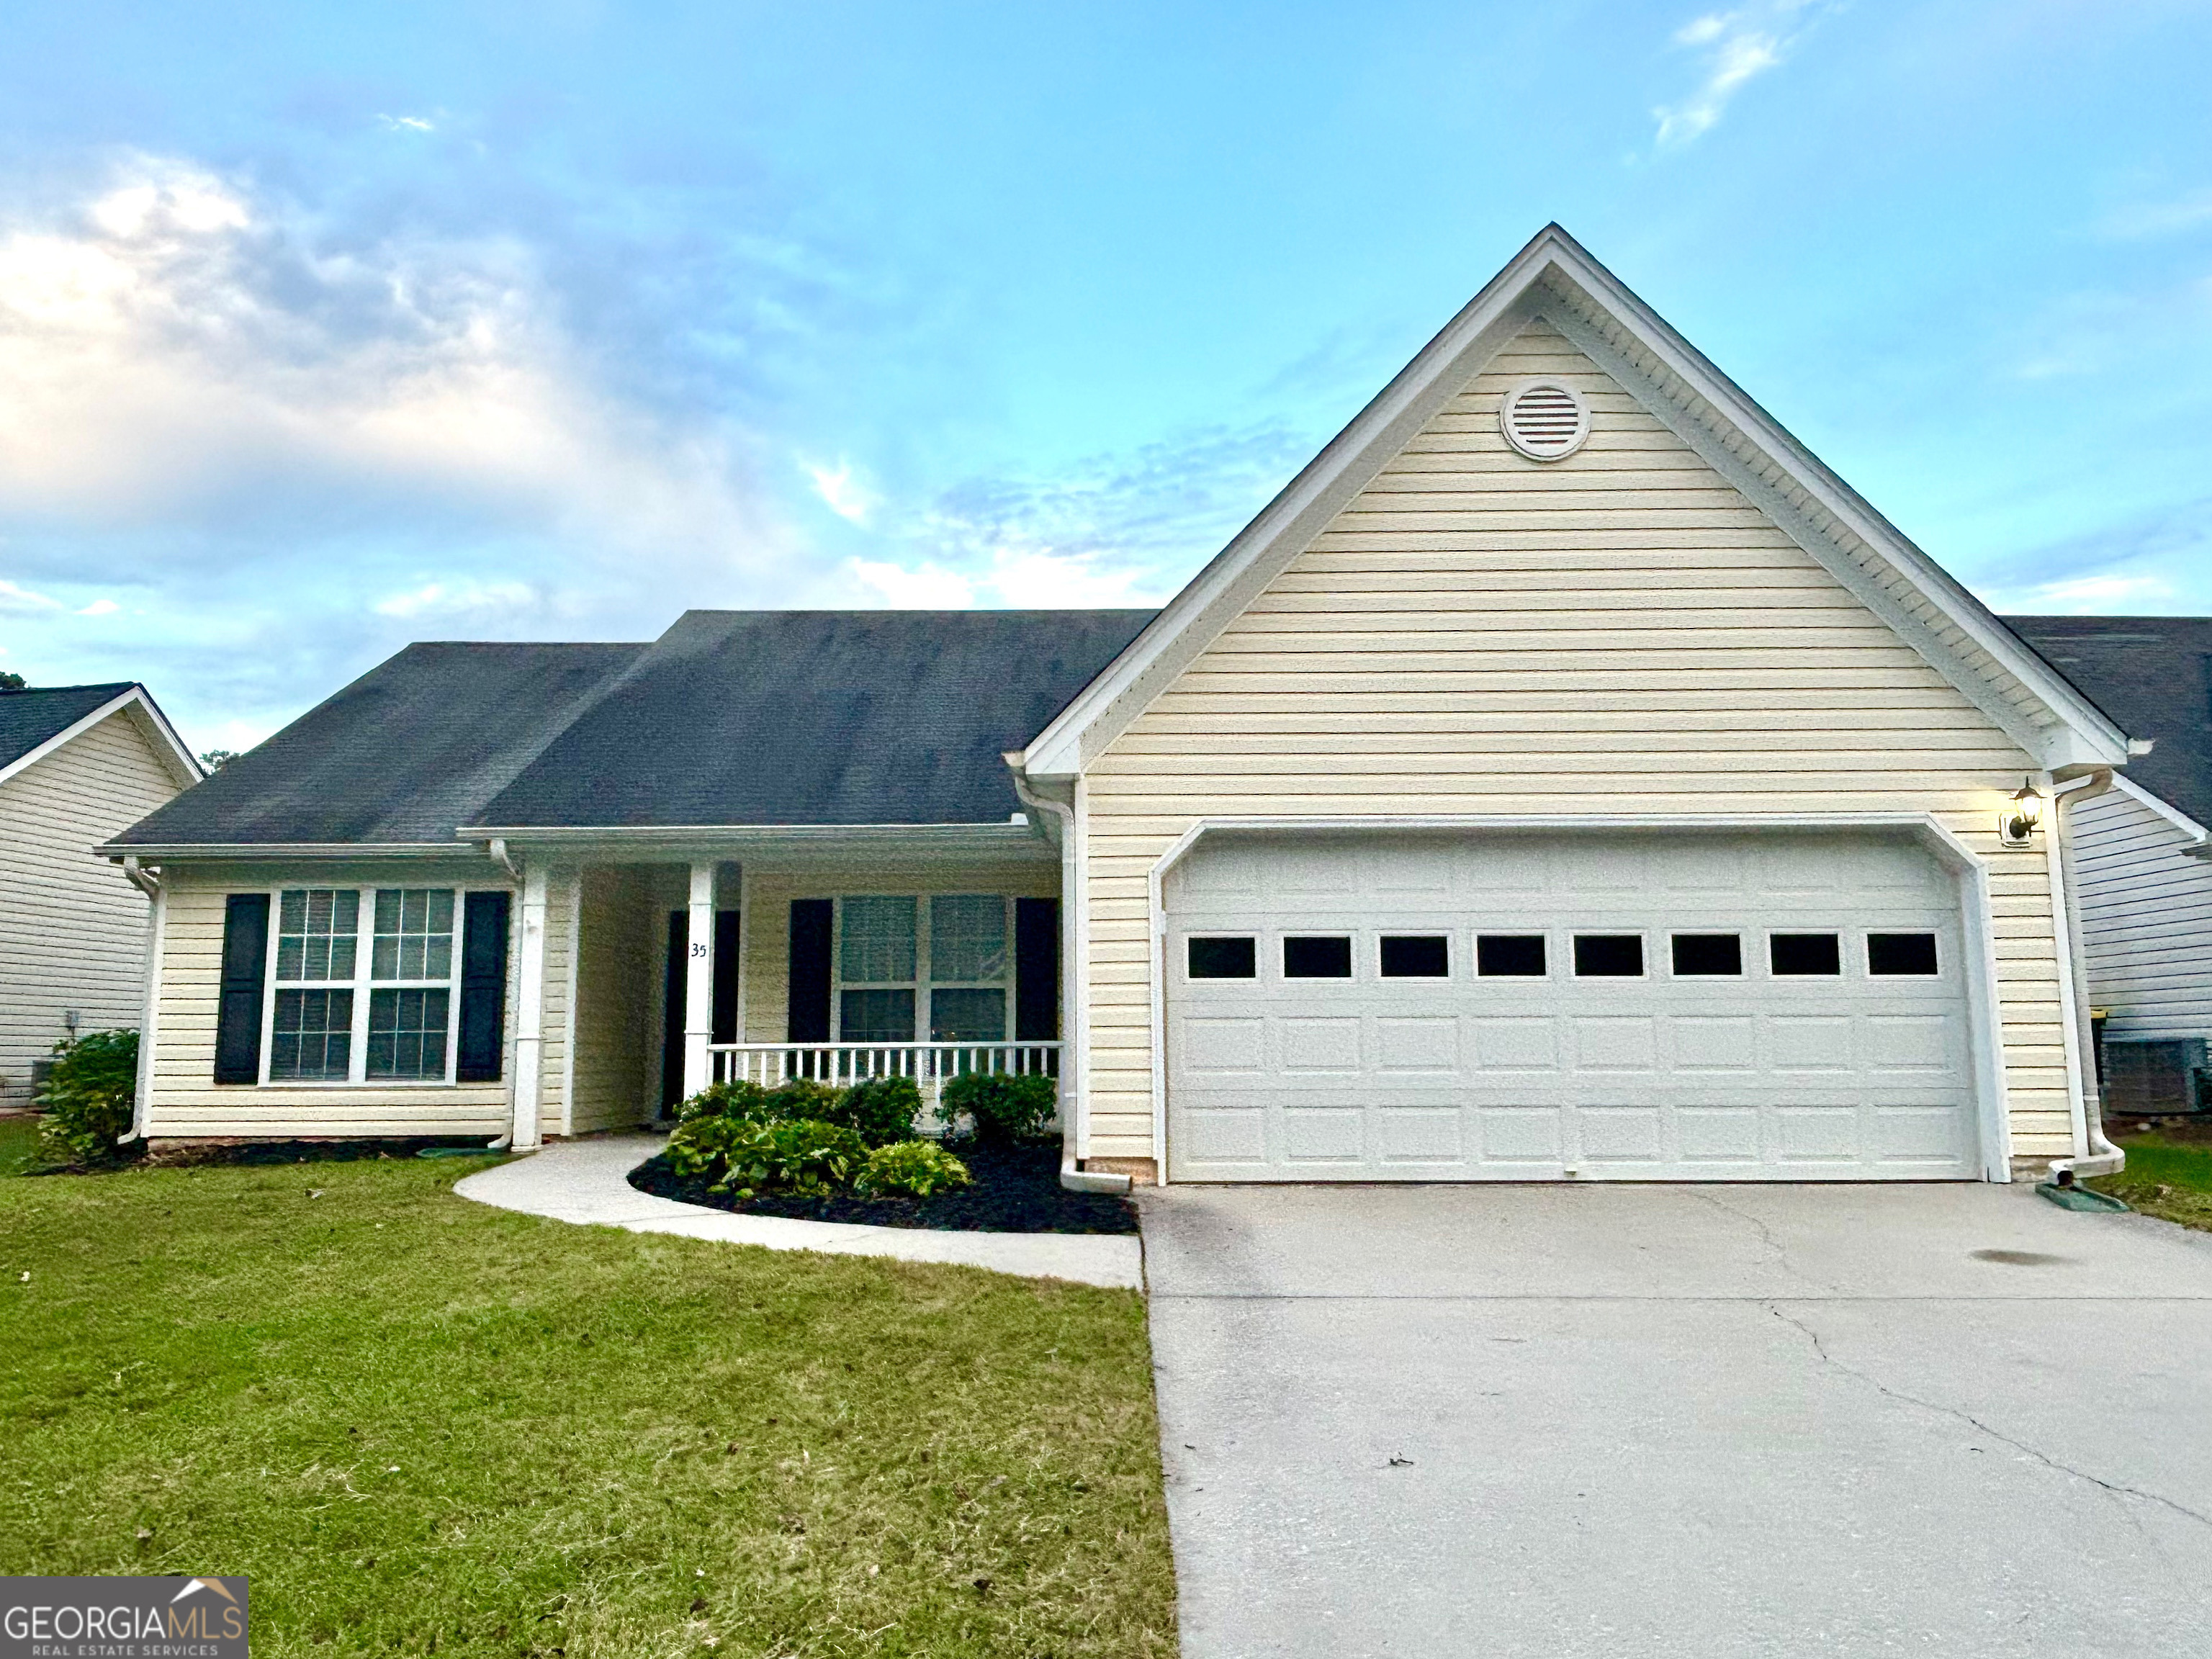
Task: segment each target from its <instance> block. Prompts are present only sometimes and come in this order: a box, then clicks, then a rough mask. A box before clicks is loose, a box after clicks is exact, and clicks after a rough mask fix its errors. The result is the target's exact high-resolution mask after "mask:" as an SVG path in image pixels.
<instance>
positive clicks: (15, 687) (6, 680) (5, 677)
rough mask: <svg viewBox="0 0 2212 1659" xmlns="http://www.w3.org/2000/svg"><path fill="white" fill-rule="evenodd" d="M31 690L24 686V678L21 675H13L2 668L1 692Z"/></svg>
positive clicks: (0, 673) (0, 674) (0, 677)
mask: <svg viewBox="0 0 2212 1659" xmlns="http://www.w3.org/2000/svg"><path fill="white" fill-rule="evenodd" d="M30 689H31V688H30V687H29V686H27V685H26V684H23V677H22V676H21V674H11V673H9V671H7V670H6V669H4V668H0V691H27V690H30Z"/></svg>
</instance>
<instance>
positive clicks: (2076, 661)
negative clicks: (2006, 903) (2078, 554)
mask: <svg viewBox="0 0 2212 1659" xmlns="http://www.w3.org/2000/svg"><path fill="white" fill-rule="evenodd" d="M2008 620H2009V621H2010V622H2011V623H2012V625H2013V627H2014V628H2015V629H2016V630H2018V631H2019V632H2020V633H2021V635H2023V636H2024V637H2025V638H2026V639H2027V641H2028V642H2029V643H2030V644H2031V645H2033V646H2034V647H2036V648H2037V649H2038V650H2039V651H2041V652H2042V653H2043V654H2044V655H2045V656H2046V657H2048V658H2050V659H2051V661H2052V662H2053V663H2055V664H2057V665H2058V666H2059V667H2060V668H2062V669H2063V670H2064V671H2066V673H2067V674H2068V675H2069V677H2070V678H2072V679H2073V681H2074V682H2075V684H2077V685H2079V686H2081V687H2082V688H2083V689H2084V690H2086V691H2087V692H2088V693H2089V695H2091V696H2093V697H2094V698H2095V699H2096V701H2097V702H2098V704H2099V706H2100V707H2101V708H2106V709H2109V710H2111V711H2112V714H2113V716H2114V717H2115V718H2116V719H2118V720H2120V721H2122V722H2123V723H2124V725H2125V726H2126V727H2127V729H2128V731H2129V732H2130V733H2132V734H2133V735H2135V736H2136V738H2144V739H2148V741H2149V742H2150V743H2151V744H2154V747H2153V748H2152V750H2151V751H2150V753H2148V755H2145V756H2143V757H2141V758H2140V759H2138V760H2136V761H2135V762H2133V763H2130V766H2129V769H2128V775H2126V776H2124V777H2123V776H2119V775H2115V776H2114V777H2113V779H2112V784H2111V787H2109V788H2108V789H2106V790H2105V791H2103V792H2102V793H2100V794H2098V795H2097V796H2096V797H2094V798H2093V799H2083V800H2082V801H2081V804H2080V805H2079V806H2078V807H2077V808H2076V809H2075V813H2074V816H2073V835H2074V841H2075V848H2076V849H2077V856H2076V860H2075V895H2076V898H2077V900H2078V902H2079V903H2080V905H2081V946H2082V950H2083V951H2084V953H2085V955H2086V956H2087V962H2088V971H2089V1000H2090V1002H2091V1004H2092V1005H2093V1011H2094V1012H2096V1013H2097V1014H2098V1015H2099V1016H2100V1018H2099V1020H2098V1024H2099V1025H2100V1027H2101V1028H2102V1032H2103V1036H2104V1042H2103V1045H2102V1054H2101V1060H2102V1072H2103V1079H2104V1085H2105V1090H2106V1094H2107V1096H2108V1097H2109V1098H2110V1101H2111V1103H2112V1109H2113V1110H2114V1111H2115V1112H2188V1111H2205V1110H2212V1062H2208V1060H2207V1057H2206V1051H2207V1048H2208V1045H2212V827H2208V826H2212V617H2011V618H2008Z"/></svg>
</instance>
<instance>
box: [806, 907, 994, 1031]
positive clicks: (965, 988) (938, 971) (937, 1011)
mask: <svg viewBox="0 0 2212 1659" xmlns="http://www.w3.org/2000/svg"><path fill="white" fill-rule="evenodd" d="M1013 913H1014V902H1013V900H1012V899H1011V898H1008V897H1007V896H1005V895H1004V894H1001V893H933V894H931V895H929V896H927V897H915V896H885V895H881V894H866V895H855V896H852V897H848V898H841V899H839V900H838V901H837V906H836V921H835V927H836V938H835V939H834V941H833V944H832V947H831V961H832V963H833V964H834V966H835V969H836V973H835V981H836V982H835V985H834V986H833V987H832V988H833V990H834V993H835V994H834V995H833V996H832V997H831V999H830V1004H831V1012H832V1014H833V1017H834V1018H835V1019H836V1034H835V1035H836V1041H837V1042H1006V1041H1008V1040H1010V1038H1011V1037H1012V1033H1013V1014H1014V1009H1013V1002H1014V997H1013V971H1012V963H1013V951H1012V939H1013V932H1014V928H1013Z"/></svg>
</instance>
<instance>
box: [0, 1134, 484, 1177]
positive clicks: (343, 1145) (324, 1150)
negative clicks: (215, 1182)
mask: <svg viewBox="0 0 2212 1659" xmlns="http://www.w3.org/2000/svg"><path fill="white" fill-rule="evenodd" d="M431 1146H442V1147H450V1148H454V1149H457V1150H461V1151H465V1152H472V1153H483V1156H484V1157H486V1158H499V1157H501V1156H503V1154H501V1153H498V1152H485V1151H484V1144H483V1137H481V1136H477V1137H475V1138H473V1139H466V1140H455V1139H453V1137H451V1136H450V1135H447V1136H410V1137H408V1138H406V1139H389V1140H248V1141H240V1142H238V1143H236V1144H234V1145H229V1146H223V1145H216V1146H167V1147H164V1148H162V1149H161V1151H160V1152H151V1153H149V1152H146V1151H145V1150H144V1144H143V1142H135V1143H133V1144H132V1145H131V1146H125V1147H121V1148H118V1152H119V1153H120V1156H118V1158H116V1160H115V1162H113V1163H112V1164H33V1165H32V1166H31V1167H30V1168H28V1169H27V1170H22V1171H21V1173H22V1174H24V1175H27V1176H50V1175H106V1174H110V1173H112V1171H114V1170H130V1169H147V1170H185V1169H196V1168H198V1167H199V1166H201V1165H203V1164H354V1163H358V1162H360V1161H362V1160H363V1159H366V1158H413V1157H415V1156H416V1154H417V1153H418V1152H422V1150H423V1149H424V1148H426V1147H431Z"/></svg>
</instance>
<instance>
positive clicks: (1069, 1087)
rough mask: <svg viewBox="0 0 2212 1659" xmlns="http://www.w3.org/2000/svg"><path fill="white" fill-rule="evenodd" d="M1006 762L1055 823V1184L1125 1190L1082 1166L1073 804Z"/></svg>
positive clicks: (1076, 1189) (1125, 1180)
mask: <svg viewBox="0 0 2212 1659" xmlns="http://www.w3.org/2000/svg"><path fill="white" fill-rule="evenodd" d="M1006 766H1007V769H1008V770H1009V771H1011V772H1012V774H1013V780H1014V793H1015V795H1016V796H1018V798H1019V799H1020V800H1021V803H1022V805H1024V806H1025V807H1027V808H1029V809H1030V811H1033V812H1043V813H1046V814H1048V815H1049V816H1050V817H1052V818H1053V819H1054V821H1055V822H1056V823H1058V824H1059V825H1060V834H1059V836H1058V837H1057V839H1058V841H1059V842H1060V1029H1061V1030H1062V1031H1063V1032H1064V1033H1065V1034H1066V1046H1065V1047H1064V1048H1062V1049H1061V1050H1060V1054H1061V1061H1060V1185H1061V1186H1062V1187H1064V1188H1066V1189H1067V1190H1068V1191H1069V1192H1072V1193H1112V1194H1116V1195H1121V1194H1127V1192H1128V1190H1129V1185H1130V1182H1129V1177H1128V1176H1125V1175H1109V1174H1107V1173H1106V1172H1105V1171H1104V1170H1085V1169H1084V1168H1083V1167H1082V1163H1083V1158H1082V1154H1083V1151H1084V1145H1085V1139H1086V1137H1085V1129H1086V1128H1087V1127H1089V1126H1088V1114H1089V1110H1090V1104H1091V1103H1090V1099H1089V1091H1088V1090H1086V1089H1085V1086H1084V1085H1085V1080H1086V1078H1087V1074H1088V1062H1089V1060H1090V1053H1091V1045H1090V1043H1089V1042H1088V1040H1087V1039H1088V1036H1089V1021H1088V1020H1087V1019H1086V1018H1085V1011H1086V1007H1087V1005H1088V1002H1089V999H1088V998H1087V997H1085V995H1084V994H1083V992H1084V987H1085V985H1087V983H1088V982H1089V975H1088V974H1087V973H1086V972H1085V961H1084V950H1085V943H1086V940H1087V938H1088V933H1089V930H1088V929H1087V928H1086V927H1085V926H1084V916H1085V907H1084V902H1083V901H1084V892H1083V877H1084V871H1083V861H1082V856H1081V849H1080V848H1079V844H1078V842H1079V836H1078V832H1077V829H1076V812H1075V808H1074V807H1073V805H1068V804H1067V803H1065V802H1062V801H1056V800H1048V799H1046V798H1045V797H1043V796H1042V795H1040V794H1038V793H1036V791H1034V790H1033V789H1031V788H1030V785H1029V780H1028V779H1027V778H1025V777H1024V776H1023V775H1022V769H1021V757H1020V756H1019V755H1008V756H1006ZM1038 828H1040V829H1042V828H1043V826H1042V824H1040V825H1039V826H1038ZM1048 839H1050V837H1048Z"/></svg>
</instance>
